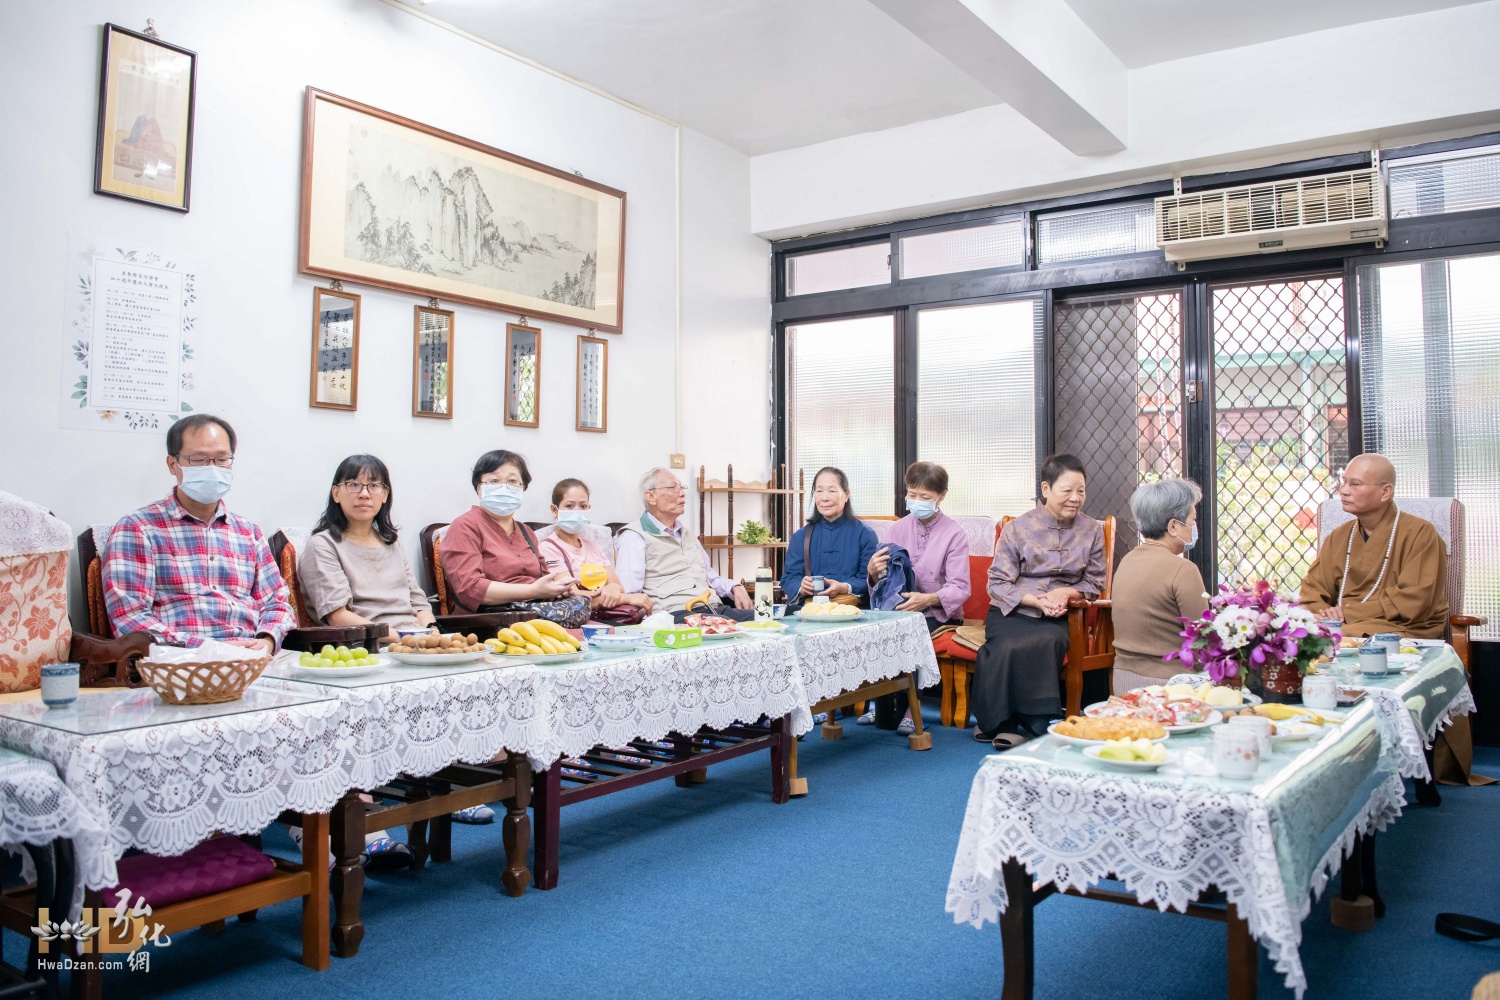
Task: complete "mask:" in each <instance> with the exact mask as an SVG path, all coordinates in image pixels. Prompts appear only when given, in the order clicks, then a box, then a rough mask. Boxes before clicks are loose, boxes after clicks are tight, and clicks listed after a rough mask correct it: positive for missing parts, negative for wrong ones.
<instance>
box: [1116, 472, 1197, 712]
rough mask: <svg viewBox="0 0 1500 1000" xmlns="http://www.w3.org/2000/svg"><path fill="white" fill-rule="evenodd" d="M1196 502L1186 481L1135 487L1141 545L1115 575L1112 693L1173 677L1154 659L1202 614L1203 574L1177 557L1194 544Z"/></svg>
mask: <svg viewBox="0 0 1500 1000" xmlns="http://www.w3.org/2000/svg"><path fill="white" fill-rule="evenodd" d="M1202 499H1203V491H1202V490H1201V489H1200V488H1199V487H1198V484H1197V483H1195V482H1193V481H1192V480H1191V479H1160V480H1157V481H1156V482H1154V483H1142V484H1141V485H1140V486H1139V487H1138V488H1137V489H1136V491H1135V493H1134V494H1133V495H1132V496H1131V498H1130V513H1131V514H1132V515H1133V516H1134V518H1135V523H1136V526H1137V528H1139V529H1140V533H1141V544H1140V545H1139V546H1137V547H1136V548H1135V549H1133V550H1131V552H1130V554H1129V555H1127V556H1126V557H1125V558H1124V559H1122V560H1120V567H1119V569H1117V570H1115V582H1114V591H1113V592H1112V596H1113V598H1114V625H1115V669H1114V677H1113V678H1112V682H1111V686H1112V687H1113V689H1114V693H1115V694H1121V693H1123V692H1125V691H1130V690H1132V689H1134V688H1139V687H1147V686H1149V685H1152V684H1161V683H1163V682H1164V681H1166V679H1167V678H1169V677H1171V676H1172V675H1173V674H1176V673H1179V672H1180V670H1181V666H1180V664H1179V663H1178V661H1176V660H1173V661H1172V662H1170V663H1168V662H1165V661H1164V660H1163V659H1162V658H1163V657H1164V656H1166V655H1167V654H1168V653H1171V652H1175V651H1176V650H1178V649H1181V648H1182V638H1181V636H1180V634H1179V633H1181V631H1182V622H1181V621H1179V620H1178V619H1181V618H1197V617H1198V616H1199V615H1201V614H1203V611H1204V609H1205V608H1207V607H1208V595H1207V594H1206V593H1204V588H1203V575H1202V574H1201V573H1199V572H1198V567H1197V566H1195V565H1194V564H1193V563H1191V562H1189V561H1188V560H1187V559H1186V558H1185V557H1184V554H1185V553H1186V552H1187V550H1188V549H1190V548H1192V547H1193V544H1194V543H1195V542H1197V541H1198V511H1197V506H1198V502H1199V501H1200V500H1202Z"/></svg>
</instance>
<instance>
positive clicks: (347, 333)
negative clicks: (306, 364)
mask: <svg viewBox="0 0 1500 1000" xmlns="http://www.w3.org/2000/svg"><path fill="white" fill-rule="evenodd" d="M307 405H308V406H311V407H315V408H318V409H323V410H357V409H359V296H358V295H355V294H353V293H352V292H344V291H334V290H333V289H332V288H314V289H313V322H312V377H311V384H310V385H309V386H308V391H307Z"/></svg>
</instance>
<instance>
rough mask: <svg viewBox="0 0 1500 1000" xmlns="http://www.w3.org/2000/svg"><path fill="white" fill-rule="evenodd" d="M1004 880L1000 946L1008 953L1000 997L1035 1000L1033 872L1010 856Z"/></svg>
mask: <svg viewBox="0 0 1500 1000" xmlns="http://www.w3.org/2000/svg"><path fill="white" fill-rule="evenodd" d="M1000 871H1001V875H1002V876H1003V877H1004V879H1005V898H1006V900H1007V902H1006V906H1005V912H1004V913H1002V914H1000V946H1001V948H1002V949H1004V952H1005V982H1004V983H1003V984H1002V985H1001V987H1000V1000H1032V993H1033V991H1034V990H1035V988H1036V963H1035V958H1036V954H1035V944H1036V919H1035V916H1036V915H1035V912H1034V906H1035V903H1034V901H1033V900H1032V896H1031V875H1030V874H1028V873H1027V871H1026V866H1025V865H1023V864H1021V862H1019V861H1017V860H1016V859H1015V858H1010V859H1009V860H1007V861H1006V862H1005V864H1004V865H1003V866H1002V867H1001V869H1000Z"/></svg>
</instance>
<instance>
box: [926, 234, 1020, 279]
mask: <svg viewBox="0 0 1500 1000" xmlns="http://www.w3.org/2000/svg"><path fill="white" fill-rule="evenodd" d="M898 245H899V246H900V248H901V277H903V278H925V277H927V276H929V275H933V274H956V273H958V272H961V271H979V270H983V269H985V268H989V267H1020V266H1021V265H1022V264H1024V263H1026V234H1025V231H1024V230H1023V229H1022V227H1021V222H1020V220H1013V221H1010V222H996V223H992V224H990V225H984V226H970V227H969V228H967V229H947V230H944V231H943V232H940V233H924V234H922V235H920V236H903V237H902V238H901V239H900V241H899V243H898Z"/></svg>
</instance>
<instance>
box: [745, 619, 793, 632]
mask: <svg viewBox="0 0 1500 1000" xmlns="http://www.w3.org/2000/svg"><path fill="white" fill-rule="evenodd" d="M740 628H741V629H743V630H744V631H746V632H748V633H750V634H751V635H754V634H755V633H757V632H764V633H765V634H767V635H775V634H776V633H777V632H785V631H786V626H785V625H783V624H782V623H781V622H778V621H769V622H766V623H765V624H764V625H753V626H752V625H750V624H748V623H746V624H744V625H741V626H740Z"/></svg>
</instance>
